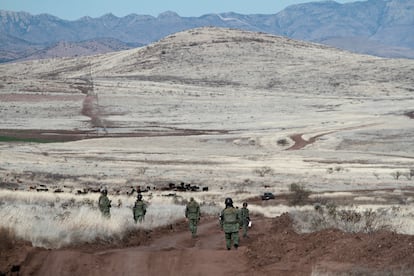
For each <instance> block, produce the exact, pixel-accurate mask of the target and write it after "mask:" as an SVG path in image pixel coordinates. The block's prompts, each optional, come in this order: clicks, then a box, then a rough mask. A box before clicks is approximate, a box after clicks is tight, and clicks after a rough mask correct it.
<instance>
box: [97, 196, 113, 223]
mask: <svg viewBox="0 0 414 276" xmlns="http://www.w3.org/2000/svg"><path fill="white" fill-rule="evenodd" d="M98 206H99V210H100V211H101V213H102V216H103V217H105V218H110V217H111V213H110V209H111V201H110V200H109V198H108V191H107V190H106V189H103V190H102V191H101V196H100V197H99V200H98Z"/></svg>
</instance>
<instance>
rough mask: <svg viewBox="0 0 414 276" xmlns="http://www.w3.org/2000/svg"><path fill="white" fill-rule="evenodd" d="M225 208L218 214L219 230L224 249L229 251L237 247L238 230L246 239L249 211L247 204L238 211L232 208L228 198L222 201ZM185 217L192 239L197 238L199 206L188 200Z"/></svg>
mask: <svg viewBox="0 0 414 276" xmlns="http://www.w3.org/2000/svg"><path fill="white" fill-rule="evenodd" d="M224 204H225V206H226V207H225V208H224V209H223V210H222V211H221V213H220V228H221V230H222V231H224V237H225V239H226V248H227V250H230V249H231V247H232V245H233V246H234V248H235V249H237V248H238V247H239V230H240V229H242V230H243V237H244V238H247V237H248V236H247V231H248V228H249V223H250V214H249V209H248V208H247V202H244V203H243V208H241V209H240V210H239V209H238V208H235V207H234V206H233V200H232V199H231V198H230V197H228V198H226V200H225V201H224ZM185 217H186V218H187V220H188V224H189V228H190V231H191V235H192V237H193V238H195V237H197V225H198V222H199V221H200V205H199V204H198V203H197V202H196V201H195V200H194V198H190V202H188V204H187V206H186V208H185Z"/></svg>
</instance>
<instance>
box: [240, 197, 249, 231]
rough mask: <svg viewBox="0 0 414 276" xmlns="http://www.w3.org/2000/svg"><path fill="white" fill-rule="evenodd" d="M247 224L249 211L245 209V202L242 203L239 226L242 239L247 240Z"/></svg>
mask: <svg viewBox="0 0 414 276" xmlns="http://www.w3.org/2000/svg"><path fill="white" fill-rule="evenodd" d="M249 222H250V215H249V209H247V202H244V203H243V208H241V210H240V225H241V226H242V228H243V238H247V229H248V228H249Z"/></svg>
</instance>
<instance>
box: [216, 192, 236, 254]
mask: <svg viewBox="0 0 414 276" xmlns="http://www.w3.org/2000/svg"><path fill="white" fill-rule="evenodd" d="M224 203H225V205H226V208H224V210H223V211H221V214H220V226H221V230H223V231H224V236H225V239H226V247H227V250H230V249H231V242H232V241H233V246H234V248H235V249H237V248H238V247H239V227H240V224H239V223H240V213H239V211H238V210H237V209H236V208H234V207H233V200H232V199H231V198H229V197H228V198H226V200H225V201H224Z"/></svg>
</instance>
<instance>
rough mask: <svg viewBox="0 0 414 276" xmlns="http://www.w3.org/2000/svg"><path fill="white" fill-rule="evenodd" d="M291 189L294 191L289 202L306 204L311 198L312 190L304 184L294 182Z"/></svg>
mask: <svg viewBox="0 0 414 276" xmlns="http://www.w3.org/2000/svg"><path fill="white" fill-rule="evenodd" d="M289 191H290V192H291V193H292V194H291V197H290V200H289V203H290V204H291V205H304V204H306V201H307V200H308V198H309V195H310V191H309V190H306V189H305V187H303V185H300V184H296V183H292V184H290V187H289Z"/></svg>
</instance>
